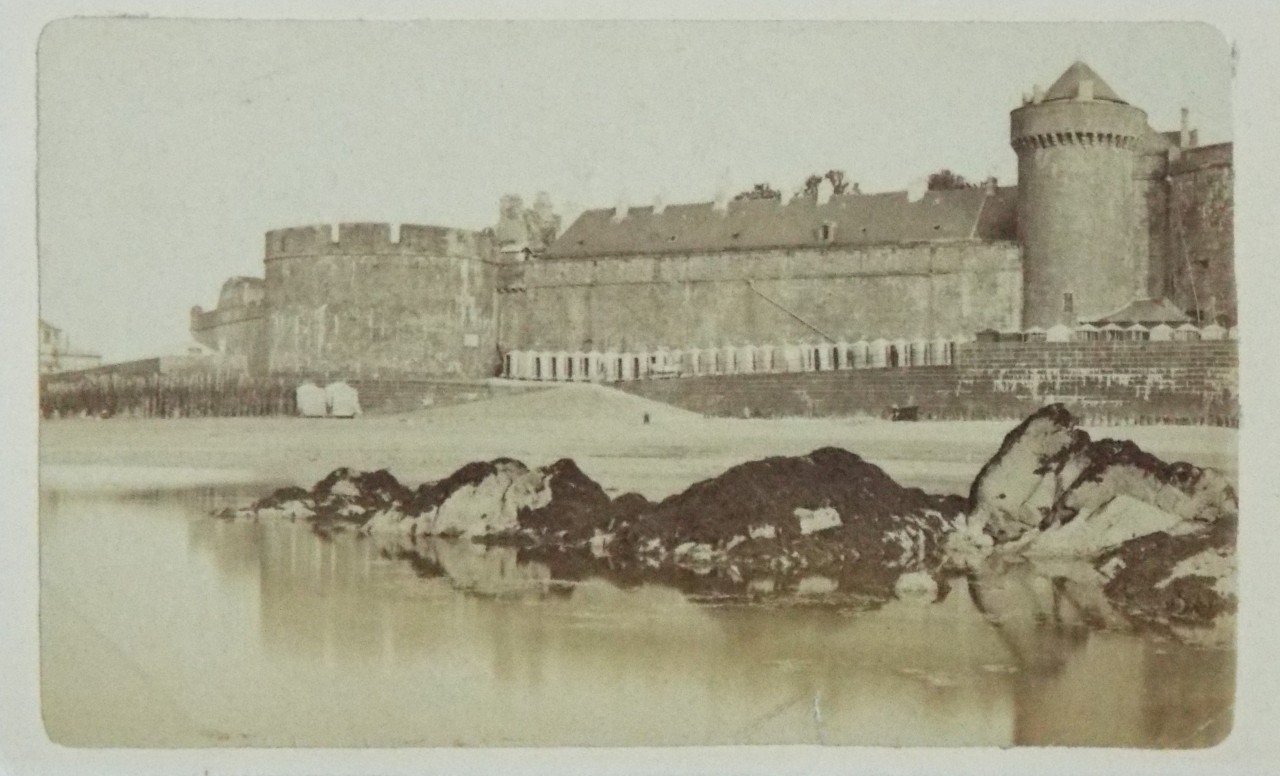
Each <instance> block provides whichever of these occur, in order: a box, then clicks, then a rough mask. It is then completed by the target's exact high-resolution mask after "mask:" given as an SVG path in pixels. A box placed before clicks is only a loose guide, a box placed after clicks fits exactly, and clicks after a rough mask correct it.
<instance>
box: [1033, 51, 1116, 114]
mask: <svg viewBox="0 0 1280 776" xmlns="http://www.w3.org/2000/svg"><path fill="white" fill-rule="evenodd" d="M1086 81H1088V82H1092V84H1093V99H1095V100H1107V101H1109V102H1118V103H1120V104H1121V105H1128V104H1129V103H1127V102H1125V101H1124V100H1122V99H1120V95H1118V94H1116V92H1115V90H1114V89H1112V88H1111V87H1110V86H1108V85H1107V82H1106V81H1104V80H1102V76H1100V75H1098V74H1097V73H1096V72H1094V70H1093V68H1091V67H1089V66H1088V65H1086V64H1085V63H1084V62H1082V61H1080V60H1076V61H1075V62H1072V63H1071V66H1070V67H1068V68H1067V69H1066V72H1064V73H1063V74H1062V75H1060V76H1058V80H1056V81H1054V82H1053V86H1050V87H1049V90H1048V91H1047V92H1045V93H1044V99H1043V101H1044V102H1051V101H1054V100H1074V99H1076V98H1077V96H1078V95H1079V94H1080V85H1081V84H1082V83H1084V82H1086Z"/></svg>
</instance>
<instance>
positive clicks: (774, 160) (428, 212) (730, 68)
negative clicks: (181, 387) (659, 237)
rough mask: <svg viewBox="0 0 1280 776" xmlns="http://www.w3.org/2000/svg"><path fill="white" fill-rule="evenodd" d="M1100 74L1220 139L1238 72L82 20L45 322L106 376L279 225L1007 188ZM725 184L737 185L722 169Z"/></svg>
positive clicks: (767, 46) (55, 174)
mask: <svg viewBox="0 0 1280 776" xmlns="http://www.w3.org/2000/svg"><path fill="white" fill-rule="evenodd" d="M1075 59H1083V60H1085V61H1086V62H1088V63H1089V64H1090V65H1091V66H1092V67H1093V68H1094V69H1095V70H1096V71H1097V72H1098V73H1099V74H1100V75H1101V76H1102V78H1103V79H1105V80H1106V81H1107V82H1108V83H1109V84H1110V85H1111V86H1112V87H1113V88H1114V89H1115V90H1116V91H1117V92H1118V93H1119V94H1120V96H1121V97H1123V98H1125V99H1126V100H1128V101H1129V102H1131V103H1133V104H1135V105H1137V106H1138V107H1141V108H1143V109H1144V110H1146V111H1147V113H1148V114H1149V116H1150V119H1151V123H1152V124H1153V126H1155V127H1156V128H1157V129H1175V128H1177V125H1178V110H1179V108H1180V107H1181V106H1184V105H1185V106H1187V107H1189V108H1190V109H1191V115H1192V122H1193V125H1194V126H1196V127H1198V128H1199V129H1200V134H1201V142H1202V143H1212V142H1219V141H1223V140H1230V139H1231V137H1232V134H1231V107H1230V90H1229V85H1230V79H1231V70H1230V52H1229V48H1228V46H1227V44H1226V43H1225V41H1224V40H1223V38H1222V37H1221V36H1220V35H1219V34H1218V33H1217V32H1216V31H1215V30H1214V29H1213V28H1211V27H1208V26H1205V25H1195V24H1162V25H1156V24H1130V25H1122V24H1116V23H1109V24H1038V25H1027V24H985V23H983V24H979V23H968V24H922V23H915V22H911V23H879V24H864V23H850V22H816V23H815V22H785V23H776V22H741V23H738V22H572V23H570V22H438V21H437V22H423V23H401V22H267V21H252V22H249V21H245V22H241V21H179V20H151V19H118V20H94V19H75V20H66V21H62V22H55V23H54V24H53V25H51V26H50V27H48V28H46V30H45V33H44V36H43V37H42V39H41V43H40V50H39V62H38V67H39V106H38V113H39V141H40V145H39V164H40V168H39V208H40V210H39V219H40V230H39V237H40V273H41V275H40V284H41V286H40V303H41V316H42V317H43V318H45V319H46V320H48V321H50V322H51V323H53V324H55V325H57V326H60V327H62V328H63V329H65V330H66V331H67V333H68V334H69V336H70V337H71V340H72V344H73V345H74V346H75V347H77V348H88V349H94V350H98V351H100V352H101V353H103V355H104V356H106V357H107V358H108V359H110V360H116V359H126V358H135V357H144V356H148V355H154V354H157V353H159V352H161V351H169V350H172V349H173V348H174V347H176V346H177V345H179V344H181V343H183V342H185V341H186V340H187V339H188V338H189V335H188V333H187V316H188V310H189V309H190V307H191V306H192V305H195V304H200V305H202V306H204V307H205V308H211V307H213V306H214V304H215V303H216V300H217V293H218V289H219V287H220V286H221V284H222V281H223V280H224V279H226V278H227V277H229V276H231V275H257V276H261V274H262V243H263V236H262V235H263V232H265V231H266V230H268V229H273V228H279V227H283V226H291V225H302V224H310V223H333V222H337V221H388V222H409V223H427V224H438V225H446V226H458V227H466V228H477V229H478V228H483V227H485V226H490V225H492V224H493V222H494V221H495V219H496V216H497V207H498V198H499V197H500V196H501V195H502V194H504V193H507V192H511V193H520V194H522V195H524V197H525V198H526V201H529V200H531V199H532V197H533V195H534V193H535V192H537V191H539V190H545V191H548V192H550V193H551V195H552V197H553V199H554V201H555V202H556V203H557V205H558V206H560V207H561V209H562V210H573V209H574V208H577V209H580V208H583V207H604V206H612V205H613V204H614V203H615V202H616V201H617V200H618V198H619V197H620V196H625V197H626V198H627V199H628V200H629V201H630V202H632V203H633V204H648V203H649V202H651V201H652V199H653V197H654V196H655V195H656V194H657V193H659V192H660V191H665V192H666V197H667V201H668V202H682V201H707V200H710V199H711V198H712V196H713V193H714V191H715V188H716V187H717V184H718V183H719V181H721V180H723V179H725V178H726V174H727V179H728V180H729V182H731V183H732V185H733V186H734V190H738V189H743V188H747V187H749V186H750V185H751V184H752V183H755V182H761V181H768V182H770V183H772V184H773V185H774V186H775V187H778V188H782V189H784V190H790V189H792V188H793V187H795V186H796V185H797V184H799V183H800V181H802V180H803V179H804V177H805V176H806V175H807V174H808V173H810V172H814V171H824V170H827V169H829V168H832V167H838V168H841V169H844V170H845V171H846V172H847V173H848V175H849V177H850V178H851V179H852V180H855V181H858V182H859V183H860V184H861V187H862V190H863V191H864V192H873V191H890V190H900V189H904V188H906V187H907V185H908V183H909V182H911V181H912V180H914V179H919V178H921V177H923V176H925V175H927V174H928V173H929V172H931V171H933V170H936V169H938V168H941V167H948V168H950V169H952V170H954V171H956V172H959V173H961V174H963V175H965V176H966V177H969V178H977V179H980V178H982V177H984V176H986V175H989V174H994V175H996V176H998V177H999V179H1000V181H1001V182H1002V183H1005V184H1011V183H1015V182H1016V169H1017V165H1016V158H1015V157H1014V154H1013V152H1012V150H1010V148H1009V144H1008V121H1009V119H1008V113H1009V111H1010V110H1011V109H1012V108H1014V107H1016V106H1017V105H1018V104H1019V102H1020V98H1021V95H1022V94H1023V93H1025V92H1030V91H1031V89H1032V86H1033V85H1034V84H1039V85H1041V86H1043V87H1048V86H1049V84H1050V83H1052V81H1053V80H1054V79H1055V78H1056V77H1057V76H1058V75H1059V74H1060V73H1061V72H1062V71H1063V70H1065V69H1066V67H1067V66H1068V65H1069V64H1071V62H1072V61H1073V60H1075ZM726 171H727V173H726Z"/></svg>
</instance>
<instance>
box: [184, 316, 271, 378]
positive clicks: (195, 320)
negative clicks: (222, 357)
mask: <svg viewBox="0 0 1280 776" xmlns="http://www.w3.org/2000/svg"><path fill="white" fill-rule="evenodd" d="M191 336H192V338H193V339H195V341H196V342H199V343H200V344H201V345H204V346H205V347H209V348H212V349H214V350H216V351H218V352H219V353H226V354H231V355H237V356H243V357H244V359H245V361H246V363H247V364H248V369H249V371H250V373H252V374H265V373H266V371H267V351H268V347H267V314H266V310H265V309H264V307H263V305H260V304H254V305H241V306H234V307H219V308H218V309H216V310H209V311H207V312H205V311H199V310H193V311H192V313H191Z"/></svg>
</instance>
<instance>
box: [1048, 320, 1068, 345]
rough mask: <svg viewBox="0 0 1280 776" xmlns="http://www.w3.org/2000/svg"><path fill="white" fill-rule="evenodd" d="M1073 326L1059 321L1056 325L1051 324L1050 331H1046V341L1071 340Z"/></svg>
mask: <svg viewBox="0 0 1280 776" xmlns="http://www.w3.org/2000/svg"><path fill="white" fill-rule="evenodd" d="M1071 334H1072V331H1071V327H1070V326H1068V325H1066V324H1065V323H1059V324H1057V325H1056V326H1050V327H1049V329H1048V331H1046V332H1045V333H1044V341H1045V342H1070V341H1071Z"/></svg>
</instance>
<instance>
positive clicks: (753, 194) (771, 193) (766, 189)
mask: <svg viewBox="0 0 1280 776" xmlns="http://www.w3.org/2000/svg"><path fill="white" fill-rule="evenodd" d="M734 199H735V200H738V199H782V192H781V191H778V190H777V189H775V188H774V187H772V186H770V185H769V184H768V183H757V184H756V185H754V186H752V187H751V188H749V189H747V190H746V191H743V192H739V193H738V194H736V195H735V196H734Z"/></svg>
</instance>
